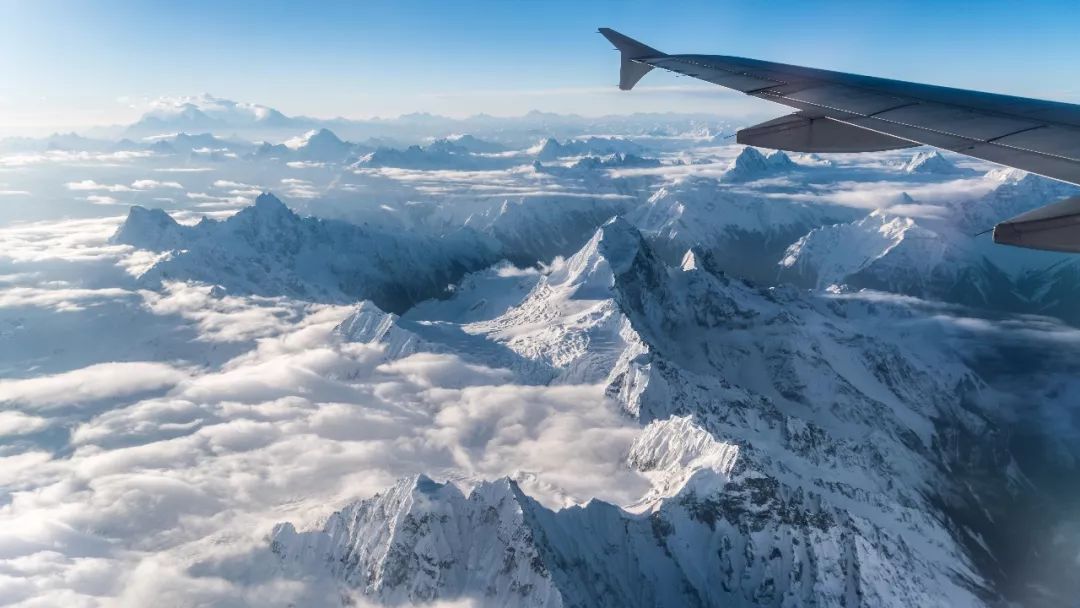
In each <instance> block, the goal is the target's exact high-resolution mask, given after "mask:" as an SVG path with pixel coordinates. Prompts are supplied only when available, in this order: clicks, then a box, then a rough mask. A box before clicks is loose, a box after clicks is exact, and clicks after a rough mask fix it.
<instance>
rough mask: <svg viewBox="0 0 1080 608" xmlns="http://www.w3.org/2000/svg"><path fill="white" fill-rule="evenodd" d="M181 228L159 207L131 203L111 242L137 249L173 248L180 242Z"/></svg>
mask: <svg viewBox="0 0 1080 608" xmlns="http://www.w3.org/2000/svg"><path fill="white" fill-rule="evenodd" d="M183 228H184V227H183V226H181V225H180V224H178V223H177V222H176V220H174V219H173V218H172V216H170V215H169V214H168V213H165V211H163V210H161V209H147V208H146V207H142V206H139V205H133V206H132V207H131V209H130V210H129V211H128V216H127V219H125V220H124V223H123V224H121V225H120V228H119V229H117V231H116V233H115V234H114V235H113V236H112V242H114V243H123V244H125V245H131V246H133V247H138V248H139V249H153V250H167V249H173V248H175V247H176V246H178V244H179V243H180V239H181V232H182V231H183Z"/></svg>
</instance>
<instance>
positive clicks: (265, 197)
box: [251, 192, 296, 217]
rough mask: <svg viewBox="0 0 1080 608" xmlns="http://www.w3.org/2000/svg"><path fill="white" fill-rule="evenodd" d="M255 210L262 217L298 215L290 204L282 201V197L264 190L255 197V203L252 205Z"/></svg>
mask: <svg viewBox="0 0 1080 608" xmlns="http://www.w3.org/2000/svg"><path fill="white" fill-rule="evenodd" d="M251 209H252V210H253V212H254V213H255V214H256V215H257V216H260V217H282V216H285V215H290V216H293V217H296V214H295V213H293V211H292V209H289V206H288V205H286V204H285V203H283V202H281V199H279V198H278V197H276V196H274V195H273V194H271V193H270V192H263V193H262V194H260V195H259V196H258V197H257V198H256V199H255V204H254V205H252V206H251Z"/></svg>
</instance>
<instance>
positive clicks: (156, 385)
mask: <svg viewBox="0 0 1080 608" xmlns="http://www.w3.org/2000/svg"><path fill="white" fill-rule="evenodd" d="M186 377H187V374H186V373H185V372H184V371H182V370H179V369H177V368H175V367H173V366H171V365H167V364H164V363H152V362H145V361H135V362H126V363H99V364H96V365H91V366H88V367H84V368H82V369H76V370H72V371H70V372H64V373H61V374H53V375H51V376H38V377H36V378H26V379H21V380H0V403H10V404H15V405H23V406H29V407H32V408H48V407H50V406H57V405H78V404H79V403H81V402H86V401H96V400H99V399H106V398H109V397H117V396H121V395H130V394H132V393H138V392H141V391H148V390H153V389H160V388H163V387H168V386H172V385H174V384H176V383H177V382H180V381H181V380H183V379H184V378H186Z"/></svg>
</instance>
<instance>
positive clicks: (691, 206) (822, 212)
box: [628, 148, 854, 284]
mask: <svg viewBox="0 0 1080 608" xmlns="http://www.w3.org/2000/svg"><path fill="white" fill-rule="evenodd" d="M748 154H750V155H757V156H760V153H758V152H757V151H756V150H754V149H753V148H746V150H745V151H744V152H743V153H742V155H741V156H740V158H741V157H742V156H746V155H748ZM755 158H756V157H755ZM853 215H854V213H853V212H852V210H850V209H844V208H833V207H829V206H825V205H820V204H818V205H813V204H805V203H802V202H798V201H789V200H784V199H778V198H768V197H758V196H754V195H753V194H749V193H746V192H739V191H734V190H732V189H730V188H729V187H728V186H726V185H725V184H724V183H723V182H722V181H719V180H716V179H713V178H707V177H695V176H690V177H685V178H679V179H676V180H674V181H671V182H669V183H665V184H663V185H662V186H660V188H659V189H657V190H656V191H655V192H654V193H653V194H652V196H650V197H649V199H648V200H647V201H646V202H645V204H643V205H641V206H640V207H638V208H637V209H635V210H634V211H633V212H632V213H631V214H630V215H629V216H628V219H629V220H630V221H631V222H632V223H633V224H634V225H635V226H637V227H638V228H639V229H641V230H642V231H643V232H644V233H645V234H646V235H647V236H649V238H650V239H653V240H654V241H655V245H656V247H657V248H658V250H659V251H660V252H661V254H662V255H663V256H664V257H665V259H667V260H668V261H669V262H670V263H675V262H677V261H678V260H679V259H680V258H681V257H682V255H683V254H684V253H685V252H686V251H687V250H688V249H690V248H691V247H697V248H700V249H702V250H705V251H709V252H711V253H712V254H713V256H714V258H715V259H716V260H718V262H717V263H718V264H720V266H721V267H722V268H723V270H724V271H726V272H729V273H731V274H733V275H735V276H739V277H743V278H747V279H752V280H755V281H759V282H762V283H766V284H767V283H771V282H773V281H774V280H775V279H776V276H777V269H776V264H777V262H778V261H779V260H780V258H781V256H782V255H783V253H784V250H785V249H786V248H787V247H788V245H789V244H791V242H792V241H794V240H795V239H798V238H799V236H801V235H803V234H806V232H807V231H809V230H812V229H814V228H816V227H818V226H821V225H822V224H827V223H831V222H835V221H840V220H844V219H848V218H851V217H853Z"/></svg>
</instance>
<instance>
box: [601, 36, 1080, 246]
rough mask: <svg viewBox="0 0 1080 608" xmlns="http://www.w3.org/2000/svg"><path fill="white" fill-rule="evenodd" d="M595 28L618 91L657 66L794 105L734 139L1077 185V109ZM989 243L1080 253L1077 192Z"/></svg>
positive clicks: (1017, 220) (997, 229)
mask: <svg viewBox="0 0 1080 608" xmlns="http://www.w3.org/2000/svg"><path fill="white" fill-rule="evenodd" d="M600 33H601V34H603V35H604V36H605V37H606V38H607V39H608V40H610V41H611V42H612V43H613V44H614V45H615V47H616V48H617V49H618V50H619V52H620V54H621V56H622V62H621V67H620V71H619V88H620V89H622V90H624V91H629V90H630V89H632V88H633V87H634V85H635V84H637V82H638V81H639V80H641V77H642V76H644V75H645V74H647V73H648V72H649V71H650V70H652V69H653V68H662V69H665V70H669V71H672V72H677V73H679V74H684V75H686V76H691V77H694V78H697V79H700V80H704V81H706V82H711V83H713V84H717V85H720V86H723V87H727V88H729V89H735V90H737V91H741V92H743V93H745V94H747V95H752V96H754V97H758V98H761V99H766V100H768V101H773V102H776V103H780V104H784V105H786V106H790V107H792V108H795V110H796V112H795V113H794V114H789V115H787V116H784V117H781V118H777V119H774V120H770V121H767V122H764V123H762V124H760V125H757V126H754V127H750V128H747V129H743V130H741V131H739V132H738V133H737V134H736V140H737V141H738V142H739V143H741V144H746V145H751V146H761V147H764V148H773V149H777V150H787V151H792V152H823V153H824V152H875V151H881V150H895V149H900V148H909V147H912V146H918V145H928V146H934V147H936V148H941V149H943V150H949V151H952V152H956V153H958V154H964V155H967V156H972V157H974V158H979V159H983V160H988V161H991V162H995V163H999V164H1002V165H1008V166H1010V167H1016V168H1017V169H1023V170H1025V171H1030V172H1032V173H1036V174H1039V175H1044V176H1046V177H1050V178H1053V179H1057V180H1061V181H1064V182H1068V183H1071V184H1076V185H1080V105H1073V104H1068V103H1060V102H1055V101H1044V100H1039V99H1028V98H1024V97H1012V96H1009V95H997V94H994V93H982V92H979V91H966V90H962V89H952V88H948V87H940V86H933V85H926V84H917V83H913V82H904V81H899V80H888V79H885V78H874V77H872V76H860V75H858V74H846V73H843V72H831V71H828V70H819V69H815V68H806V67H799V66H794V65H786V64H783V63H773V62H769V61H760V60H757V59H745V58H742V57H728V56H724V55H667V54H665V53H661V52H660V51H658V50H656V49H654V48H652V47H649V46H646V45H644V44H642V43H640V42H638V41H636V40H634V39H632V38H629V37H627V36H624V35H622V34H620V33H619V32H616V31H615V30H612V29H608V28H600ZM1048 202H1049V201H1048ZM994 242H996V243H1003V244H1006V245H1014V246H1017V247H1028V248H1031V249H1048V250H1053V251H1069V252H1080V197H1071V198H1067V199H1065V200H1062V201H1058V202H1054V203H1051V204H1048V205H1046V206H1043V207H1039V208H1038V209H1035V210H1033V211H1029V212H1027V213H1024V214H1021V215H1018V216H1016V217H1014V218H1011V219H1008V220H1005V221H1003V222H1001V223H999V224H998V225H996V226H994Z"/></svg>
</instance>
